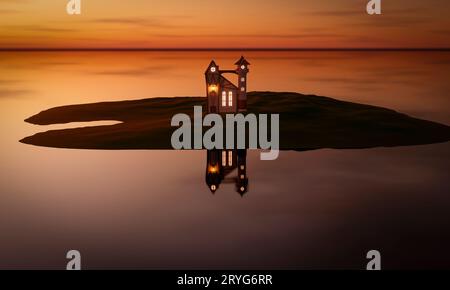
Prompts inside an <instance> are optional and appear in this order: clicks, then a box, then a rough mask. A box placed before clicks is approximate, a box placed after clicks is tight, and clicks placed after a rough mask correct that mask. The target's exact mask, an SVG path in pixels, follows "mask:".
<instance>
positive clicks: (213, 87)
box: [208, 85, 219, 93]
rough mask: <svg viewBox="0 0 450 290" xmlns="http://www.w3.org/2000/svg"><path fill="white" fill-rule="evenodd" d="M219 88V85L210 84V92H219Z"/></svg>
mask: <svg viewBox="0 0 450 290" xmlns="http://www.w3.org/2000/svg"><path fill="white" fill-rule="evenodd" d="M218 90H219V88H218V87H217V85H209V86H208V93H217V91H218Z"/></svg>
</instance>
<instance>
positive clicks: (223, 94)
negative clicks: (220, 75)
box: [222, 91, 227, 107]
mask: <svg viewBox="0 0 450 290" xmlns="http://www.w3.org/2000/svg"><path fill="white" fill-rule="evenodd" d="M226 106H227V92H225V91H222V107H226Z"/></svg>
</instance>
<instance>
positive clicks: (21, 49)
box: [0, 47, 450, 52]
mask: <svg viewBox="0 0 450 290" xmlns="http://www.w3.org/2000/svg"><path fill="white" fill-rule="evenodd" d="M8 51H11V52H13V51H17V52H20V51H24V52H27V51H30V52H33V51H37V52H38V51H43V52H45V51H55V52H57V51H193V52H195V51H281V52H282V51H286V52H288V51H450V47H442V48H438V47H417V48H413V47H380V48H376V47H365V48H357V47H342V48H338V47H330V48H321V47H318V48H288V47H286V48H283V47H273V48H258V47H249V48H238V47H232V48H220V47H219V48H206V47H205V48H202V47H198V48H170V47H167V48H163V47H162V48H151V47H143V48H138V47H125V48H119V47H113V48H107V47H93V48H88V47H80V48H76V47H67V48H52V47H30V48H24V47H5V48H0V52H8Z"/></svg>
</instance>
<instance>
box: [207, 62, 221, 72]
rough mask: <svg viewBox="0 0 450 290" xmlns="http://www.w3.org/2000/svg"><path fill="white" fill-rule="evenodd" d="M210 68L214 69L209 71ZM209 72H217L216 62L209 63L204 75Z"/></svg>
mask: <svg viewBox="0 0 450 290" xmlns="http://www.w3.org/2000/svg"><path fill="white" fill-rule="evenodd" d="M211 68H214V69H212V70H211ZM213 70H214V71H213ZM209 72H212V73H215V72H219V66H218V65H217V64H216V62H215V61H214V60H212V61H211V63H210V64H209V66H208V68H207V69H206V73H209Z"/></svg>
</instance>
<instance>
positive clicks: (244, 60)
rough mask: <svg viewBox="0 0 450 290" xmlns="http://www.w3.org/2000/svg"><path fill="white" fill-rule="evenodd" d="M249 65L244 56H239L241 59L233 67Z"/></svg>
mask: <svg viewBox="0 0 450 290" xmlns="http://www.w3.org/2000/svg"><path fill="white" fill-rule="evenodd" d="M249 64H250V63H249V62H248V61H247V60H246V59H245V58H244V56H241V58H240V59H239V60H238V61H237V62H236V63H235V65H249Z"/></svg>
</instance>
